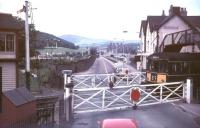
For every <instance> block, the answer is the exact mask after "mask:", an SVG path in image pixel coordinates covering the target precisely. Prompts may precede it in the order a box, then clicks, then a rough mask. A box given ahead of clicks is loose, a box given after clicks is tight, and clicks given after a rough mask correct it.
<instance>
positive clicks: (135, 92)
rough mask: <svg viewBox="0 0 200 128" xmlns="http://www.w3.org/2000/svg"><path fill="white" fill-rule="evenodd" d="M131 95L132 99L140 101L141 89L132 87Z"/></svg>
mask: <svg viewBox="0 0 200 128" xmlns="http://www.w3.org/2000/svg"><path fill="white" fill-rule="evenodd" d="M130 96H131V100H132V101H134V102H138V101H139V99H140V91H139V90H138V89H132V90H131V94H130Z"/></svg>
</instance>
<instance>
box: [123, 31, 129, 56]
mask: <svg viewBox="0 0 200 128" xmlns="http://www.w3.org/2000/svg"><path fill="white" fill-rule="evenodd" d="M127 32H128V31H126V30H124V31H123V33H127ZM124 43H125V42H124V38H123V47H122V51H123V56H124Z"/></svg>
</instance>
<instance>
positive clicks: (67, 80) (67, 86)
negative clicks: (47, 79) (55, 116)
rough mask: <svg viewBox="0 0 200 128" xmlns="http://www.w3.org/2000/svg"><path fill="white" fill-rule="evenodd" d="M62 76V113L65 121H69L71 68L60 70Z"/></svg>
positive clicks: (70, 109)
mask: <svg viewBox="0 0 200 128" xmlns="http://www.w3.org/2000/svg"><path fill="white" fill-rule="evenodd" d="M62 73H63V76H64V115H65V119H66V121H70V115H71V114H70V113H71V111H72V106H71V105H72V104H71V103H72V99H70V98H71V97H70V96H71V90H70V88H71V84H72V83H71V75H72V71H71V70H62Z"/></svg>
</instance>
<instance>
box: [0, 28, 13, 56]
mask: <svg viewBox="0 0 200 128" xmlns="http://www.w3.org/2000/svg"><path fill="white" fill-rule="evenodd" d="M0 35H2V36H3V37H4V48H3V50H0V53H5V52H6V53H15V52H16V34H15V33H14V32H1V31H0ZM8 35H12V36H13V38H12V39H13V42H12V41H11V42H10V40H8V39H7V38H8V37H7V36H8ZM7 41H9V43H13V46H12V47H13V49H12V50H7V49H8V47H7V46H8V42H7Z"/></svg>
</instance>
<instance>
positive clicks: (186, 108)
mask: <svg viewBox="0 0 200 128" xmlns="http://www.w3.org/2000/svg"><path fill="white" fill-rule="evenodd" d="M172 104H173V105H175V106H176V107H178V108H180V109H181V110H182V111H183V112H185V113H187V114H189V115H190V116H192V117H193V119H194V121H195V122H196V123H197V124H198V125H200V104H199V103H198V104H197V103H191V104H188V103H185V102H176V103H172Z"/></svg>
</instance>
